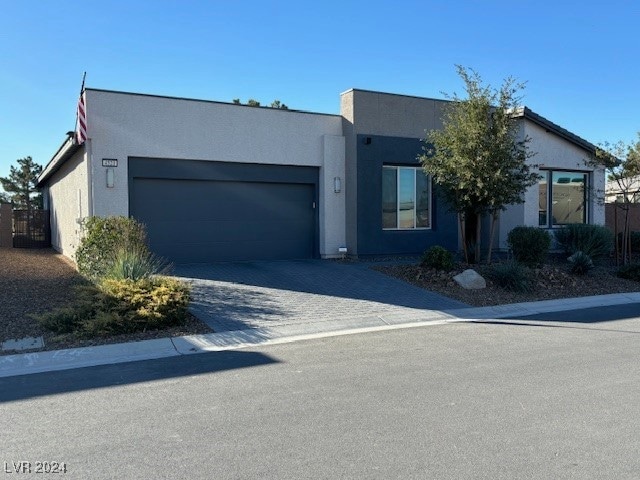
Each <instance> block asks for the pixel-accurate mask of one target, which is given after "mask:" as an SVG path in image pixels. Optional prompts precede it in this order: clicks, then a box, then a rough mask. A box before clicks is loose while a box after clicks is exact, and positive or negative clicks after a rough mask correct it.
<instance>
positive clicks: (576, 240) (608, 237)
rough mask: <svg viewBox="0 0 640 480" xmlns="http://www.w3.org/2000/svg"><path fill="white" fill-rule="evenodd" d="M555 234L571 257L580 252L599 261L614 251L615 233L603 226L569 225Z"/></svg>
mask: <svg viewBox="0 0 640 480" xmlns="http://www.w3.org/2000/svg"><path fill="white" fill-rule="evenodd" d="M555 234H556V240H557V241H558V244H559V245H560V246H561V247H562V248H564V250H565V252H566V253H568V254H570V255H572V254H574V253H576V252H578V251H580V252H583V253H585V254H586V255H588V256H589V257H591V259H592V260H597V259H600V258H603V257H607V256H609V255H610V254H611V252H612V251H613V242H614V238H613V233H611V231H610V230H609V229H608V228H607V227H603V226H601V225H586V224H573V225H567V226H566V227H563V228H561V229H559V230H557V231H556V232H555Z"/></svg>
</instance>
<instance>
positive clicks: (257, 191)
mask: <svg viewBox="0 0 640 480" xmlns="http://www.w3.org/2000/svg"><path fill="white" fill-rule="evenodd" d="M128 167H129V211H130V212H129V213H130V215H131V216H132V217H134V218H136V219H137V220H139V221H140V222H142V223H144V224H145V225H146V227H147V234H148V238H149V244H150V247H151V249H152V250H153V251H154V253H156V254H158V255H160V256H162V257H165V258H167V259H168V260H170V261H172V262H174V263H203V262H217V261H242V260H283V259H297V258H314V257H317V256H318V234H317V232H318V215H317V211H318V209H317V208H316V205H317V202H318V199H317V192H318V168H317V167H305V166H289V165H264V164H246V163H245V164H242V163H230V162H214V161H195V160H173V159H148V158H129V162H128Z"/></svg>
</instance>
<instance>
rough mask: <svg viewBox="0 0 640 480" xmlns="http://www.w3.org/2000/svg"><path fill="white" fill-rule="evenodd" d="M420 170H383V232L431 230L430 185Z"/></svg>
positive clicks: (409, 168)
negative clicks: (384, 230)
mask: <svg viewBox="0 0 640 480" xmlns="http://www.w3.org/2000/svg"><path fill="white" fill-rule="evenodd" d="M429 180H430V179H429V178H428V176H427V175H426V174H425V173H424V171H423V170H422V169H421V168H420V167H399V166H384V167H383V168H382V228H384V229H388V230H408V229H416V228H430V226H431V182H430V181H429Z"/></svg>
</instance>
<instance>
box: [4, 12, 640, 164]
mask: <svg viewBox="0 0 640 480" xmlns="http://www.w3.org/2000/svg"><path fill="white" fill-rule="evenodd" d="M0 6H1V7H2V9H1V12H2V14H1V15H0V68H1V73H0V128H1V131H2V136H1V137H0V176H5V175H7V174H8V171H9V166H10V165H11V164H14V163H15V160H16V159H18V158H22V157H25V156H28V155H31V156H32V157H33V158H34V159H35V160H36V161H37V162H38V163H40V164H42V165H45V164H46V163H47V162H48V161H49V160H50V159H51V156H52V155H53V154H54V153H55V151H56V150H57V148H58V147H59V146H60V144H61V143H62V141H63V140H64V138H65V132H67V131H68V130H72V129H73V127H74V122H75V108H76V102H77V97H78V93H79V89H80V82H81V78H82V72H83V71H86V72H87V86H88V87H94V88H104V89H110V90H123V91H132V92H142V93H152V94H160V95H172V96H179V97H193V98H202V99H210V100H220V101H231V100H232V99H233V98H241V99H243V100H246V99H248V98H255V99H257V100H260V101H261V102H262V103H263V104H264V103H270V102H271V101H272V100H274V99H280V100H281V101H283V102H284V103H286V104H287V105H289V107H290V108H295V109H300V110H310V111H318V112H326V113H339V93H340V92H342V91H344V90H347V89H349V88H352V87H356V88H363V89H370V90H380V91H385V92H392V93H402V94H408V95H417V96H426V97H436V98H441V97H442V92H447V93H453V92H457V93H459V94H462V93H463V89H462V84H461V82H460V80H459V79H458V77H457V75H456V73H455V67H454V65H455V64H461V65H463V66H466V67H472V68H474V69H475V70H476V71H478V72H479V73H480V74H481V75H482V77H483V79H484V80H485V81H486V82H488V83H490V84H492V85H493V86H495V87H498V86H499V85H500V84H501V82H502V80H503V79H504V78H505V77H507V76H510V75H511V76H514V77H516V78H518V79H519V80H522V81H526V82H527V88H526V90H525V91H524V95H525V98H524V101H523V103H524V104H526V105H527V106H529V107H530V108H531V109H532V110H534V111H535V112H537V113H539V114H541V115H543V116H544V117H546V118H548V119H549V120H551V121H553V122H555V123H558V124H559V125H561V126H562V127H564V128H566V129H568V130H570V131H572V132H573V133H575V134H577V135H580V136H582V137H584V138H586V139H587V140H589V141H591V142H593V143H599V142H603V141H612V142H613V141H617V140H624V141H627V142H630V141H632V140H634V139H635V135H636V132H637V131H638V130H640V91H639V87H640V62H639V61H638V52H640V48H639V47H640V35H639V34H638V30H639V27H638V26H639V25H640V6H639V5H638V3H637V2H634V1H621V0H608V1H607V2H604V1H602V2H591V3H590V2H584V1H580V2H578V1H572V0H568V1H559V0H556V1H554V2H550V1H546V0H539V1H517V0H516V1H513V0H512V1H492V0H486V1H483V2H480V1H457V2H456V1H402V0H397V1H393V2H376V1H367V2H349V1H347V0H343V1H340V2H338V1H322V2H304V1H296V2H293V1H291V2H289V1H273V2H269V1H264V2H243V1H228V2H222V1H208V2H207V1H190V0H183V1H164V0H156V1H146V2H145V1H135V0H129V1H109V0H102V1H99V2H98V1H87V0H85V1H83V2H79V1H78V2H76V1H64V0H62V1H60V2H49V1H43V0H37V1H32V0H20V1H13V0H12V1H9V0H0Z"/></svg>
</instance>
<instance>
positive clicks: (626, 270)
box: [618, 263, 640, 282]
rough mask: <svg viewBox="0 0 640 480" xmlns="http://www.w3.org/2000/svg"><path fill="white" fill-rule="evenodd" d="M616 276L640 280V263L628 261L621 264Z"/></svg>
mask: <svg viewBox="0 0 640 480" xmlns="http://www.w3.org/2000/svg"><path fill="white" fill-rule="evenodd" d="M618 276H619V277H620V278H626V279H627V280H635V281H636V282H640V263H630V264H629V265H623V266H622V267H620V268H619V269H618Z"/></svg>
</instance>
